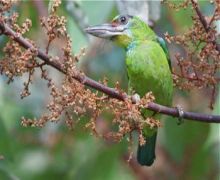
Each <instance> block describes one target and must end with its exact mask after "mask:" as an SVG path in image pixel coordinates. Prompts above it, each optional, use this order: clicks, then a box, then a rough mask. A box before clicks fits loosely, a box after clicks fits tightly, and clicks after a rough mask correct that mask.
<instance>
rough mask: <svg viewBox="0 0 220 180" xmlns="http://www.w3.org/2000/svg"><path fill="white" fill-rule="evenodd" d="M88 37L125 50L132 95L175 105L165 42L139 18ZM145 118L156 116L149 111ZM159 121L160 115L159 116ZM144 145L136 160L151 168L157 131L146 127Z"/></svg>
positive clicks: (125, 18)
mask: <svg viewBox="0 0 220 180" xmlns="http://www.w3.org/2000/svg"><path fill="white" fill-rule="evenodd" d="M85 31H86V32H87V33H89V34H91V35H93V36H96V37H99V38H105V39H110V40H112V41H114V42H116V43H117V44H118V45H120V46H122V47H123V48H125V50H126V68H127V74H128V79H129V85H128V87H129V89H130V90H129V92H135V93H137V94H138V95H139V96H140V97H143V96H144V95H145V94H146V93H147V92H149V91H152V92H153V95H154V96H155V101H156V102H157V103H159V104H162V105H166V106H170V105H171V104H172V93H173V81H172V75H171V70H170V60H169V55H168V50H167V47H166V43H165V41H164V40H163V39H162V38H160V37H158V36H157V35H156V34H155V33H154V31H153V30H152V29H151V28H150V27H149V26H148V25H147V24H146V23H145V22H143V21H142V20H141V19H140V18H138V17H135V16H130V15H120V16H117V17H115V18H114V19H113V21H112V22H111V23H108V24H102V25H98V26H91V27H88V28H87V29H86V30H85ZM142 114H143V116H144V117H149V116H153V115H154V113H153V112H152V111H149V110H144V111H143V113H142ZM156 118H157V119H158V118H159V119H160V115H158V114H157V115H156ZM143 135H144V137H145V140H146V143H145V145H142V146H141V145H139V147H138V152H137V160H138V162H139V163H140V164H141V165H146V166H151V165H152V164H153V162H154V160H155V157H156V156H155V144H156V137H157V128H153V129H152V128H150V127H145V128H144V130H143Z"/></svg>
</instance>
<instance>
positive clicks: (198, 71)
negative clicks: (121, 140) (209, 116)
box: [165, 0, 220, 108]
mask: <svg viewBox="0 0 220 180" xmlns="http://www.w3.org/2000/svg"><path fill="white" fill-rule="evenodd" d="M190 2H191V3H190ZM167 3H168V2H167ZM215 3H216V6H215V7H216V9H215V11H214V13H213V15H212V17H211V18H210V20H209V21H207V20H206V19H207V18H205V17H204V16H203V15H202V14H201V11H200V9H199V7H198V4H197V2H195V1H194V0H191V1H190V0H187V1H184V3H183V4H180V5H179V6H178V5H175V6H174V5H171V3H168V4H169V7H172V8H174V9H176V10H179V9H180V7H181V8H182V6H184V7H185V8H186V7H189V6H191V5H192V7H193V10H194V11H195V15H194V16H193V17H192V20H193V24H192V27H191V28H189V30H188V31H187V32H185V33H184V34H181V35H176V36H170V35H169V34H168V33H166V34H165V38H166V40H167V42H169V43H171V42H174V43H176V44H180V45H181V46H182V47H183V49H184V50H185V53H186V55H185V56H181V55H180V54H178V53H177V54H176V55H175V58H176V64H177V68H174V69H173V79H174V83H175V85H176V86H177V87H178V88H180V89H185V90H190V89H192V88H197V89H201V88H207V87H209V88H211V89H212V97H211V102H210V108H213V103H214V95H215V91H216V85H217V83H219V81H220V78H219V77H218V74H217V72H218V71H219V68H220V62H219V58H220V45H219V44H217V38H218V32H217V30H216V28H215V24H214V22H215V21H216V20H219V19H220V6H219V3H220V2H219V1H218V0H217V1H216V2H215Z"/></svg>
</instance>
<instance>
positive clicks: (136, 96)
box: [131, 93, 141, 104]
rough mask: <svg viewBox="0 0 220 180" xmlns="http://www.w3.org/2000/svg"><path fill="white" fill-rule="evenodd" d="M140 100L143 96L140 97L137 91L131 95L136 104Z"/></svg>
mask: <svg viewBox="0 0 220 180" xmlns="http://www.w3.org/2000/svg"><path fill="white" fill-rule="evenodd" d="M140 100H141V98H140V96H139V95H138V94H137V93H135V94H134V95H133V96H131V101H132V103H134V104H135V103H137V102H139V101H140Z"/></svg>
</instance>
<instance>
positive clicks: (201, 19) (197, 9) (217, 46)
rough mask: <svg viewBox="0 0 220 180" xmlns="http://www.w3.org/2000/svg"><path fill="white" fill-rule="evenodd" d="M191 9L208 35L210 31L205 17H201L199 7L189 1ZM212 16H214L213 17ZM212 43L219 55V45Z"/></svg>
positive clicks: (194, 2) (192, 0)
mask: <svg viewBox="0 0 220 180" xmlns="http://www.w3.org/2000/svg"><path fill="white" fill-rule="evenodd" d="M191 3H192V6H193V9H194V10H195V11H196V14H197V15H198V17H199V20H200V22H201V23H202V25H203V27H204V29H205V31H206V33H208V32H209V31H210V29H211V28H210V25H209V24H208V23H207V21H206V19H205V17H204V16H203V14H202V12H201V10H200V9H199V5H198V3H197V2H196V1H195V0H191ZM213 16H214V15H213ZM212 43H213V44H214V45H215V46H216V50H218V52H219V53H220V45H219V44H218V43H216V41H212Z"/></svg>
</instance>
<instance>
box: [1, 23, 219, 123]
mask: <svg viewBox="0 0 220 180" xmlns="http://www.w3.org/2000/svg"><path fill="white" fill-rule="evenodd" d="M0 30H1V33H0V34H4V35H6V36H8V37H11V38H12V39H13V40H14V41H16V42H17V43H19V44H20V45H21V46H22V47H24V48H25V49H32V50H34V51H35V50H36V47H34V46H33V45H32V44H31V43H30V42H29V41H28V40H27V39H25V38H24V37H22V36H20V35H18V34H17V33H16V32H15V31H13V30H12V29H11V28H10V27H9V26H8V25H7V24H5V23H4V22H0ZM37 56H38V57H39V58H40V59H41V60H43V61H44V62H45V63H46V64H47V65H50V66H52V67H53V68H55V69H57V70H58V71H60V72H62V73H64V74H66V72H65V70H64V69H63V68H62V64H60V63H59V62H57V61H55V60H53V59H52V58H51V57H50V56H48V55H47V54H46V53H44V52H43V51H42V50H40V49H37ZM60 62H62V61H60ZM73 78H74V79H76V80H77V81H79V82H80V83H82V84H84V85H86V86H88V87H91V88H93V89H96V90H98V91H101V92H103V93H105V94H107V95H108V96H110V97H112V98H116V99H118V100H121V101H125V100H126V99H127V98H129V96H128V95H127V94H126V93H121V92H118V91H117V90H115V89H114V88H110V87H107V86H105V85H103V84H101V83H98V82H97V81H95V80H93V79H90V78H89V77H87V76H85V75H82V74H78V75H75V76H74V77H73ZM146 108H147V109H149V110H152V111H154V112H157V113H162V114H166V115H170V116H173V117H180V115H179V112H178V110H177V109H176V108H170V107H166V106H162V105H159V104H156V103H153V102H151V103H150V104H149V105H148V106H147V107H146ZM182 118H184V119H187V120H193V121H200V122H207V123H220V116H218V115H207V114H201V113H194V112H183V116H182Z"/></svg>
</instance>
